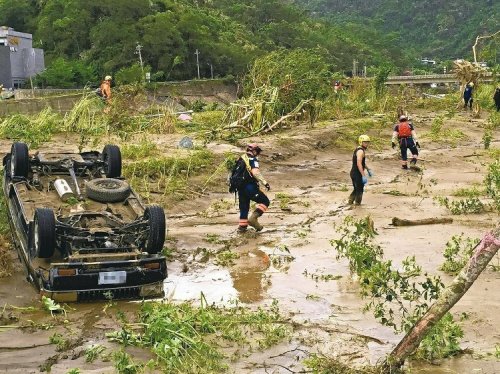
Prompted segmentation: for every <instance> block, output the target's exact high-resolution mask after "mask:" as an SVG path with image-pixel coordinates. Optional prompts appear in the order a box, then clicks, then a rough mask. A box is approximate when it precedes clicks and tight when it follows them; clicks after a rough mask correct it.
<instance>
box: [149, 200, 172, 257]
mask: <svg viewBox="0 0 500 374" xmlns="http://www.w3.org/2000/svg"><path fill="white" fill-rule="evenodd" d="M144 218H145V219H147V221H148V226H149V232H148V237H147V239H146V242H145V243H144V248H143V249H145V250H146V252H148V253H150V254H155V253H158V252H161V250H162V249H163V244H164V243H165V233H166V230H167V224H166V222H165V212H164V211H163V208H162V207H161V206H159V205H150V206H148V207H146V210H145V211H144Z"/></svg>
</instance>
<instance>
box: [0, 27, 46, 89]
mask: <svg viewBox="0 0 500 374" xmlns="http://www.w3.org/2000/svg"><path fill="white" fill-rule="evenodd" d="M44 69H45V62H44V57H43V50H42V49H39V48H33V40H32V36H31V34H27V33H24V32H18V31H14V29H13V28H11V27H7V26H1V27H0V84H2V85H3V86H4V88H18V87H20V86H21V85H22V84H24V82H25V81H26V79H28V78H30V77H32V76H34V75H36V74H38V73H39V72H41V71H43V70H44Z"/></svg>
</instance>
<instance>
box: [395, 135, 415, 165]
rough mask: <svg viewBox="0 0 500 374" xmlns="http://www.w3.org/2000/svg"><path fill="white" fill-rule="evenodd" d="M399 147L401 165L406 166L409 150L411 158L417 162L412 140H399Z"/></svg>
mask: <svg viewBox="0 0 500 374" xmlns="http://www.w3.org/2000/svg"><path fill="white" fill-rule="evenodd" d="M399 147H400V148H401V163H402V165H403V166H404V165H406V162H407V160H408V150H410V152H411V155H412V158H413V159H414V160H415V162H416V161H417V157H418V149H417V146H416V145H415V142H414V141H413V138H401V139H399Z"/></svg>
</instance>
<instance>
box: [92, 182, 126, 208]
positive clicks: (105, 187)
mask: <svg viewBox="0 0 500 374" xmlns="http://www.w3.org/2000/svg"><path fill="white" fill-rule="evenodd" d="M85 194H86V195H87V197H88V198H89V199H92V200H95V201H99V202H100V203H116V202H118V201H124V200H125V199H126V198H127V197H129V195H130V185H129V184H128V183H127V182H125V181H124V180H121V179H114V178H96V179H92V180H90V181H88V182H87V183H85Z"/></svg>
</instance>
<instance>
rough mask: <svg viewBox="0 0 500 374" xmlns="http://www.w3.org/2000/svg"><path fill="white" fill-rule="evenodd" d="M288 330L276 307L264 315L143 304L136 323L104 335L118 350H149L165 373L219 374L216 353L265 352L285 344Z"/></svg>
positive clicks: (221, 363) (220, 358)
mask: <svg viewBox="0 0 500 374" xmlns="http://www.w3.org/2000/svg"><path fill="white" fill-rule="evenodd" d="M289 334H290V328H289V326H288V324H287V323H286V322H284V321H283V318H282V317H281V316H280V314H279V308H278V305H277V303H276V302H273V304H272V306H271V308H270V309H269V310H264V309H262V308H258V309H257V310H256V311H249V310H248V309H245V308H241V307H237V308H223V307H216V306H214V305H208V304H207V302H206V300H205V299H204V298H203V295H202V303H201V306H200V307H199V308H195V307H193V306H192V305H190V304H188V303H183V304H180V305H174V304H172V303H161V304H160V303H154V302H151V303H145V304H143V306H142V308H141V311H140V314H139V321H138V322H137V323H132V324H126V325H124V326H123V328H122V330H121V331H117V332H112V333H109V334H107V336H108V338H109V339H110V340H112V341H116V342H119V343H121V344H123V345H125V346H126V345H134V346H139V347H145V348H150V349H151V351H152V352H153V353H154V354H155V355H156V363H157V364H156V365H157V367H158V368H159V369H161V370H163V371H165V372H169V373H206V372H224V371H227V369H228V365H227V364H226V363H225V359H226V357H225V356H224V354H223V353H222V351H221V348H222V347H227V346H228V345H235V346H236V347H241V346H247V347H251V348H253V349H265V348H267V347H270V346H272V345H275V344H277V343H278V342H280V341H282V340H283V339H285V338H286V337H287V336H288V335H289Z"/></svg>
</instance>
